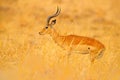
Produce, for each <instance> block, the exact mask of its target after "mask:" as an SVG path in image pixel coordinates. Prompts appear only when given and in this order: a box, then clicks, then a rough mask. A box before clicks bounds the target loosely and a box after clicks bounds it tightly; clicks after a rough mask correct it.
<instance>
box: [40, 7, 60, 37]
mask: <svg viewBox="0 0 120 80" xmlns="http://www.w3.org/2000/svg"><path fill="white" fill-rule="evenodd" d="M60 11H61V9H60V8H59V7H57V11H56V13H55V14H53V15H51V16H49V17H48V18H47V23H46V26H45V27H44V28H43V29H42V30H41V31H40V32H39V34H40V35H43V34H49V33H50V32H51V29H52V28H53V25H55V24H56V19H54V20H52V18H55V17H57V16H58V15H59V14H60Z"/></svg>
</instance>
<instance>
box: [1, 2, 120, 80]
mask: <svg viewBox="0 0 120 80" xmlns="http://www.w3.org/2000/svg"><path fill="white" fill-rule="evenodd" d="M57 6H59V7H60V8H61V14H60V15H59V16H58V17H57V24H56V25H55V26H54V28H55V29H56V31H57V32H58V33H59V34H61V35H69V34H74V35H80V36H87V37H91V38H95V39H97V40H99V41H100V42H102V43H103V44H104V45H105V47H106V51H105V53H104V56H103V57H102V58H100V59H97V60H96V61H95V63H94V64H91V62H90V58H89V55H82V54H72V55H71V57H70V62H69V63H68V61H67V57H66V55H67V51H65V50H63V49H62V48H61V47H59V46H58V45H57V44H56V43H55V42H54V40H53V39H52V38H51V36H50V35H39V34H38V33H39V31H40V30H41V29H42V28H43V27H45V25H46V19H47V17H48V16H49V15H51V14H53V13H55V11H56V8H57ZM119 9H120V1H119V0H44V1H43V0H0V80H61V79H62V80H120V31H119V30H120V10H119Z"/></svg>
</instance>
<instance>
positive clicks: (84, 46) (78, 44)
mask: <svg viewBox="0 0 120 80" xmlns="http://www.w3.org/2000/svg"><path fill="white" fill-rule="evenodd" d="M59 13H60V9H59V8H57V12H56V13H55V14H53V15H52V16H49V17H48V19H47V25H46V27H44V28H43V29H42V31H41V32H39V34H40V35H43V34H50V35H51V37H52V38H53V40H54V41H55V43H57V44H58V45H59V46H61V47H62V48H63V49H65V50H68V51H69V55H70V54H71V53H73V52H75V53H82V54H90V57H91V62H94V60H95V59H96V58H99V57H101V56H102V55H103V52H104V50H105V46H104V45H103V44H102V43H101V42H99V41H98V40H95V39H93V38H89V37H84V36H77V35H67V36H61V35H59V34H58V33H57V32H56V30H55V29H54V28H53V25H54V24H55V23H56V19H54V20H52V21H51V22H50V20H51V19H52V18H54V17H56V16H58V15H59Z"/></svg>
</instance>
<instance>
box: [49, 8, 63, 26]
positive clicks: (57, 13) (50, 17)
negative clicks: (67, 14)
mask: <svg viewBox="0 0 120 80" xmlns="http://www.w3.org/2000/svg"><path fill="white" fill-rule="evenodd" d="M60 11H61V9H60V8H59V7H57V11H56V13H55V14H53V15H51V16H49V17H48V18H47V25H49V22H50V20H51V19H52V18H54V17H56V16H58V15H59V14H60Z"/></svg>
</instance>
